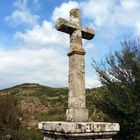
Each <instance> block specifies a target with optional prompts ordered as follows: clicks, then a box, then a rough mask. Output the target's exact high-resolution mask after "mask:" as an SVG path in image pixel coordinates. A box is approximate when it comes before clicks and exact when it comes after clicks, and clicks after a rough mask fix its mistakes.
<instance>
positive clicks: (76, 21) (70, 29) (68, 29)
mask: <svg viewBox="0 0 140 140" xmlns="http://www.w3.org/2000/svg"><path fill="white" fill-rule="evenodd" d="M56 29H57V30H59V31H62V32H65V33H68V34H70V50H69V53H68V56H69V98H68V110H67V113H66V115H67V121H73V122H76V121H81V122H82V121H88V110H87V109H86V105H85V104H86V103H85V62H84V55H85V50H84V48H83V47H82V38H85V39H92V38H93V37H94V34H95V32H94V30H92V29H89V28H85V27H82V26H81V21H80V10H79V9H72V10H71V11H70V21H67V20H65V19H62V18H59V19H58V20H57V23H56ZM83 114H84V115H83Z"/></svg>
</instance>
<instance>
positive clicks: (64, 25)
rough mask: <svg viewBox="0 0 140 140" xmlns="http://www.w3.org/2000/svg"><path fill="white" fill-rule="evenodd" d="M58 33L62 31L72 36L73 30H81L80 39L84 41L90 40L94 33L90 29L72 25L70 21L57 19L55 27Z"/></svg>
mask: <svg viewBox="0 0 140 140" xmlns="http://www.w3.org/2000/svg"><path fill="white" fill-rule="evenodd" d="M55 27H56V29H57V30H58V31H62V32H65V33H68V34H72V33H73V32H74V31H75V30H81V32H82V38H84V39H88V40H90V39H92V38H93V37H94V35H95V31H94V30H93V29H91V28H87V27H81V26H80V25H79V24H76V23H73V22H71V21H67V20H65V19H63V18H59V19H58V20H57V21H56V25H55Z"/></svg>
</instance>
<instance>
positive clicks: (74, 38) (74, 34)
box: [56, 9, 95, 55]
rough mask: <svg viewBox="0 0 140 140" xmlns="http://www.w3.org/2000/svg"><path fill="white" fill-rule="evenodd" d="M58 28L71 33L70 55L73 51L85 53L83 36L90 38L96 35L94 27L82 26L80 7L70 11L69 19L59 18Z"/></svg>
mask: <svg viewBox="0 0 140 140" xmlns="http://www.w3.org/2000/svg"><path fill="white" fill-rule="evenodd" d="M56 29H57V30H58V31H62V32H65V33H67V34H70V52H69V54H68V55H71V54H73V53H81V54H82V53H85V51H84V49H83V48H82V38H84V39H88V40H90V39H92V38H93V37H94V35H95V31H94V30H93V29H91V28H87V27H82V25H81V20H80V10H79V9H72V10H71V11H70V20H69V21H68V20H66V19H63V18H59V19H58V20H57V22H56Z"/></svg>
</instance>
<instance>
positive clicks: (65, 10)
mask: <svg viewBox="0 0 140 140" xmlns="http://www.w3.org/2000/svg"><path fill="white" fill-rule="evenodd" d="M78 7H79V4H78V2H76V1H69V2H68V3H62V4H61V5H60V7H56V8H55V9H54V11H53V14H52V20H54V21H56V20H57V19H58V18H59V17H60V16H61V17H63V18H66V19H69V11H70V10H71V9H72V8H78Z"/></svg>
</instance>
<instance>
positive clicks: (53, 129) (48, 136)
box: [38, 122, 120, 140]
mask: <svg viewBox="0 0 140 140" xmlns="http://www.w3.org/2000/svg"><path fill="white" fill-rule="evenodd" d="M38 129H40V130H41V131H42V133H43V134H44V140H112V137H113V136H114V135H116V134H117V132H118V131H119V130H120V128H119V124H118V123H106V122H75V123H74V122H40V123H39V125H38Z"/></svg>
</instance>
